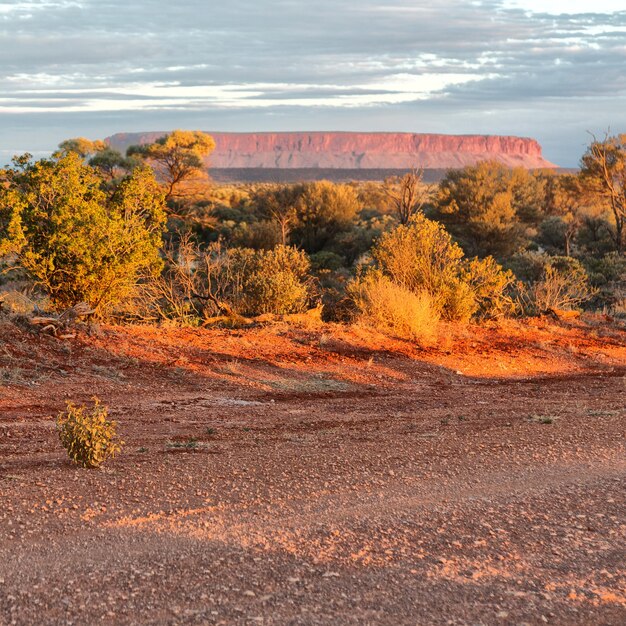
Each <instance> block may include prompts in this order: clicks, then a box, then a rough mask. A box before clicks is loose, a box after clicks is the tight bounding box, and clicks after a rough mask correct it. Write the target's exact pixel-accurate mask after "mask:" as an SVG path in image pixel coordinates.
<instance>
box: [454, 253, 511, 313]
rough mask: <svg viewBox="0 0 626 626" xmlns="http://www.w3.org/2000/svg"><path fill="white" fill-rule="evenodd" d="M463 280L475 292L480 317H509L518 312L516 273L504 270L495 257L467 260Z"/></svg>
mask: <svg viewBox="0 0 626 626" xmlns="http://www.w3.org/2000/svg"><path fill="white" fill-rule="evenodd" d="M463 281H464V282H465V283H467V284H468V285H469V287H470V289H471V290H472V293H473V294H474V299H475V301H476V305H477V307H478V310H477V315H478V317H481V318H498V317H508V316H510V315H513V314H515V313H516V311H517V309H518V305H517V302H516V301H515V298H514V297H513V293H512V290H513V287H514V286H515V283H516V280H515V275H514V274H513V272H511V270H503V269H502V266H501V265H499V264H498V263H497V262H496V261H495V259H494V258H493V257H490V256H489V257H487V258H485V259H477V258H476V259H472V260H471V261H467V262H466V264H465V268H464V270H463Z"/></svg>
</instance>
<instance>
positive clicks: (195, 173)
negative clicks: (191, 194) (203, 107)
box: [126, 130, 215, 200]
mask: <svg viewBox="0 0 626 626" xmlns="http://www.w3.org/2000/svg"><path fill="white" fill-rule="evenodd" d="M214 148H215V141H214V140H213V137H211V136H210V135H207V134H206V133H203V132H200V131H187V130H175V131H173V132H172V133H170V134H169V135H165V136H164V137H161V138H159V139H157V140H156V141H155V142H154V143H150V144H145V145H141V146H130V148H128V150H127V151H126V156H127V157H133V156H135V157H138V158H140V159H143V160H145V161H146V162H147V163H148V164H149V165H150V166H151V167H152V168H153V169H154V170H155V172H156V175H157V178H158V179H159V180H162V181H163V182H164V183H165V188H166V192H165V199H166V200H170V199H172V198H173V197H175V196H176V195H178V194H179V193H180V189H181V186H182V184H183V183H185V182H188V181H190V180H192V179H194V178H196V179H198V178H203V177H206V172H205V165H204V158H205V157H206V156H208V155H209V154H210V153H211V152H212V151H213V149H214Z"/></svg>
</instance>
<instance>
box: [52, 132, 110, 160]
mask: <svg viewBox="0 0 626 626" xmlns="http://www.w3.org/2000/svg"><path fill="white" fill-rule="evenodd" d="M107 147H108V146H107V145H106V143H104V141H100V140H99V139H97V140H96V141H92V140H91V139H86V138H85V137H72V138H71V139H66V140H65V141H62V142H61V143H60V144H59V147H58V148H57V150H56V152H55V153H54V154H53V155H52V156H53V157H54V158H62V157H64V156H67V155H68V154H69V153H70V152H73V153H75V154H77V155H78V156H80V157H82V158H83V159H85V158H87V157H88V156H89V155H90V154H95V153H96V152H100V151H101V150H105V149H106V148H107Z"/></svg>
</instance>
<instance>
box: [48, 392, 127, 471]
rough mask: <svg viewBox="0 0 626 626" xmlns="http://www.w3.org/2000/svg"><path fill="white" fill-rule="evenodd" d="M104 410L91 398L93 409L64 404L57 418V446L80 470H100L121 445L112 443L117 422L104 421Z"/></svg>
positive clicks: (104, 407)
mask: <svg viewBox="0 0 626 626" xmlns="http://www.w3.org/2000/svg"><path fill="white" fill-rule="evenodd" d="M107 417H108V409H107V407H106V406H103V405H101V404H100V401H99V400H98V398H94V406H93V408H92V409H89V408H87V407H85V406H76V405H74V404H72V403H71V402H68V403H67V408H66V410H65V411H64V412H61V413H59V415H58V417H57V428H58V431H59V439H60V440H61V444H62V445H63V447H64V448H65V449H66V450H67V453H68V455H69V457H70V459H71V460H72V461H74V463H76V464H78V465H80V466H81V467H90V468H91V467H100V465H102V463H104V462H105V461H106V460H107V459H108V458H110V457H113V456H114V455H115V454H117V453H118V452H119V451H120V450H121V447H122V444H123V442H121V441H117V440H116V429H117V423H116V422H114V421H111V420H108V419H107Z"/></svg>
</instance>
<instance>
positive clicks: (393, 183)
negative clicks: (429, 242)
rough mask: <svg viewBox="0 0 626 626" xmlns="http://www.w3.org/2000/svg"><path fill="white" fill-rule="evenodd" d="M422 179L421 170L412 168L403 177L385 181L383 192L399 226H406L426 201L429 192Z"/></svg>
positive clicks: (393, 177) (390, 178) (392, 177)
mask: <svg viewBox="0 0 626 626" xmlns="http://www.w3.org/2000/svg"><path fill="white" fill-rule="evenodd" d="M423 177H424V170H423V169H417V168H413V169H412V170H411V171H410V172H407V173H406V174H405V175H404V176H391V177H389V178H387V179H385V184H384V186H383V190H384V192H385V195H386V196H387V198H388V200H389V201H390V203H391V205H392V206H393V208H394V211H395V213H396V215H397V217H398V220H399V222H400V224H403V225H406V224H408V223H409V220H410V219H411V217H412V216H413V215H415V213H418V212H419V211H421V210H422V207H423V206H424V204H425V203H426V201H427V200H428V197H429V195H430V190H429V189H428V187H426V186H425V185H424V184H423V182H422V180H423Z"/></svg>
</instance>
